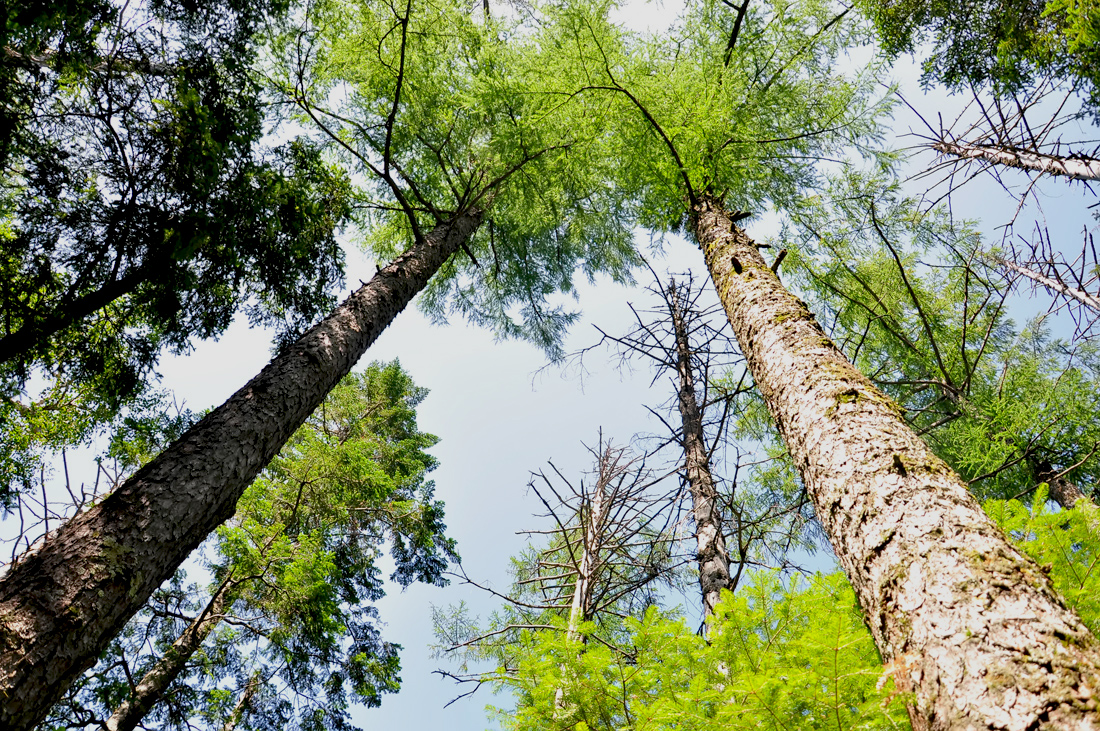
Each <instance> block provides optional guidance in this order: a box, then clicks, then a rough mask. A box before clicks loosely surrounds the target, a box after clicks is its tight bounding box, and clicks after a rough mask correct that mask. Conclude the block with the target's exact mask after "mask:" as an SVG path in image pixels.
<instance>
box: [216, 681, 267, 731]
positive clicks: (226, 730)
mask: <svg viewBox="0 0 1100 731" xmlns="http://www.w3.org/2000/svg"><path fill="white" fill-rule="evenodd" d="M259 687H260V679H259V677H257V676H253V677H252V678H250V679H249V681H248V685H246V686H245V687H244V691H242V692H241V697H240V698H238V699H237V703H236V704H235V705H234V706H233V711H232V712H231V713H230V714H229V719H228V720H227V721H226V722H225V725H224V726H222V731H233V729H235V728H237V724H239V723H240V722H241V719H242V718H244V714H246V713H248V709H249V706H251V704H252V696H254V695H256V690H257V689H258V688H259Z"/></svg>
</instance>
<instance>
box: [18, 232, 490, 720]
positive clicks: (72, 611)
mask: <svg viewBox="0 0 1100 731" xmlns="http://www.w3.org/2000/svg"><path fill="white" fill-rule="evenodd" d="M480 220H481V214H480V212H477V211H474V212H472V213H467V214H464V215H462V216H460V217H457V218H456V219H455V220H453V221H451V222H450V223H448V224H446V225H443V226H439V227H437V228H436V229H434V230H433V231H432V232H431V233H429V234H428V235H427V236H425V237H424V240H423V241H421V242H419V243H418V244H416V245H415V246H413V247H412V248H410V249H409V251H407V252H406V253H405V254H403V255H401V256H400V257H398V258H397V259H396V260H394V261H393V263H391V264H390V265H389V266H387V267H385V268H384V269H382V270H380V271H379V272H378V274H376V275H375V276H374V277H373V278H372V279H371V281H370V282H369V283H367V284H365V285H364V286H363V287H362V288H360V289H359V290H358V291H356V292H355V293H354V294H352V295H351V296H350V297H349V298H348V299H347V300H346V301H345V302H344V303H343V304H342V305H340V306H339V307H338V308H336V310H335V311H334V312H333V313H332V314H331V315H330V316H328V317H327V318H325V319H324V320H323V321H321V322H320V323H319V324H317V325H316V326H314V327H313V328H312V329H310V330H309V332H307V333H306V334H305V335H303V336H302V337H301V338H299V339H298V341H297V342H295V343H294V344H293V345H291V346H290V347H289V348H288V349H287V350H286V351H285V352H284V353H283V354H282V355H280V356H278V357H276V358H275V359H273V360H272V361H271V363H269V364H268V365H267V366H266V367H265V368H264V369H263V370H262V371H261V372H260V373H259V375H257V376H256V377H255V378H253V379H252V380H251V381H250V382H249V383H248V384H246V385H245V386H244V387H243V388H242V389H241V390H239V391H238V392H237V393H235V394H234V395H233V396H231V397H230V398H229V400H228V401H226V402H225V403H224V404H222V405H221V406H219V407H218V408H217V409H215V410H214V411H213V412H211V413H210V414H209V415H208V416H206V417H205V418H204V419H202V421H200V422H199V423H198V424H196V425H195V426H194V427H193V428H192V429H191V430H190V431H188V432H187V433H186V434H185V435H184V436H183V437H181V438H180V439H179V440H178V441H177V442H175V443H174V444H173V445H172V446H170V447H169V448H168V449H167V450H165V451H164V452H163V453H161V454H160V455H159V456H158V457H157V458H156V459H154V460H153V461H152V462H150V463H149V464H148V465H146V466H145V467H143V468H142V469H141V470H140V471H138V472H137V473H136V474H135V475H134V476H133V477H132V478H130V479H129V480H127V481H126V483H124V484H123V485H122V486H121V487H120V488H119V489H117V490H115V491H114V492H113V493H111V494H110V495H108V496H107V497H106V498H104V500H103V501H102V502H100V503H99V504H97V505H95V506H94V507H92V508H91V509H89V510H88V511H86V512H84V513H81V514H80V515H78V516H76V517H75V518H73V519H72V520H70V521H69V522H67V523H66V524H65V525H63V526H62V527H61V528H59V529H58V530H57V531H55V532H54V533H52V534H51V535H50V536H48V538H47V540H46V541H45V542H44V543H43V544H42V545H41V547H40V548H39V549H38V550H37V551H36V552H35V553H34V554H33V555H31V556H28V557H26V558H25V559H23V560H22V561H21V562H20V563H19V564H17V565H16V566H13V567H12V568H11V570H10V571H9V572H8V574H7V575H6V576H5V577H4V578H3V579H2V580H0V696H2V697H3V699H4V700H3V704H2V706H0V728H2V729H6V730H7V731H21V730H22V729H30V728H32V727H33V726H34V724H35V723H36V722H37V721H39V720H40V719H41V718H42V717H43V716H44V715H45V714H46V712H47V710H48V709H49V707H50V706H51V705H52V704H53V703H55V702H56V701H57V699H58V698H59V697H60V696H61V694H62V693H63V692H64V690H65V689H66V688H67V687H68V686H69V684H70V683H71V682H72V681H73V679H74V678H76V676H77V675H78V674H79V673H81V672H82V671H83V670H84V669H85V668H87V667H89V666H90V665H91V664H92V663H93V662H94V661H95V659H96V658H97V657H98V655H99V654H100V653H101V652H102V651H103V650H104V649H105V648H106V647H107V645H108V644H109V642H110V641H111V638H113V637H114V636H115V635H116V634H117V633H118V632H119V630H120V629H121V628H122V626H123V624H125V622H126V621H127V620H128V619H129V618H130V617H131V616H132V615H133V614H134V613H135V612H136V611H137V610H138V609H139V608H140V607H141V606H142V605H143V604H144V603H145V601H146V599H148V597H149V596H150V595H151V594H152V593H153V591H154V590H155V589H156V588H157V587H158V586H160V585H161V584H162V583H163V582H164V581H165V580H166V579H168V578H169V577H170V576H171V575H172V574H173V572H174V571H175V570H176V568H177V567H178V566H179V565H180V564H181V563H182V562H183V561H184V559H186V557H187V556H188V554H190V553H191V551H192V550H194V549H195V547H197V546H198V545H199V543H200V542H201V541H202V540H203V539H204V538H205V537H206V536H207V535H208V534H209V533H210V531H212V530H213V529H214V528H216V527H217V526H218V525H219V524H221V523H222V522H224V521H225V520H226V519H228V518H229V517H230V516H231V515H232V514H233V510H234V508H235V506H236V503H237V500H238V498H239V497H240V495H241V493H242V492H243V491H244V489H245V488H246V487H247V486H248V485H249V483H250V482H251V481H252V480H253V478H255V476H256V475H257V474H258V473H259V471H260V470H261V469H262V468H263V467H264V465H265V464H267V462H268V461H269V460H270V459H271V458H272V457H273V456H274V455H275V454H276V453H277V452H278V450H279V448H280V447H282V445H283V443H284V442H285V441H286V440H287V439H288V438H289V437H290V435H291V434H293V433H294V430H295V429H297V428H298V427H299V426H301V424H302V423H303V422H304V421H305V419H306V418H307V417H308V416H309V414H310V413H311V412H312V411H313V410H314V409H315V408H316V407H317V406H318V405H319V404H320V403H321V401H322V400H323V399H324V397H325V396H326V395H327V394H328V392H329V390H330V389H332V387H333V386H335V385H336V383H337V382H339V380H340V379H341V378H343V377H344V376H345V375H346V374H347V373H348V372H349V371H350V370H351V368H352V366H354V365H355V363H356V361H358V360H359V358H360V356H362V354H363V353H364V351H366V349H367V347H368V346H369V345H370V344H371V343H373V342H374V340H375V339H376V338H377V337H378V335H379V334H380V333H381V332H382V330H383V329H385V327H386V326H387V325H388V324H389V323H390V322H391V321H392V320H393V318H394V317H396V316H397V314H398V313H399V312H401V310H403V309H404V308H405V306H406V305H407V304H408V303H409V302H410V301H411V300H412V298H413V297H414V296H415V295H416V293H417V292H418V291H420V289H421V288H423V287H424V285H425V284H426V283H427V281H428V279H429V278H430V277H431V276H432V275H433V274H434V273H435V272H436V271H437V270H438V269H439V267H440V266H441V265H442V264H443V262H445V261H446V260H447V258H448V257H449V256H451V255H452V254H453V253H454V252H455V251H456V250H457V249H458V248H459V246H460V245H461V244H462V243H463V242H464V241H465V240H466V239H467V238H468V237H469V236H470V234H471V233H472V232H473V231H474V230H475V229H476V228H477V226H478V224H479V223H480Z"/></svg>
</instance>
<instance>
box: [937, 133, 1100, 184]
mask: <svg viewBox="0 0 1100 731" xmlns="http://www.w3.org/2000/svg"><path fill="white" fill-rule="evenodd" d="M931 147H932V149H933V150H936V151H937V152H941V153H943V154H945V155H952V156H954V157H959V158H962V159H964V160H980V161H982V162H987V163H990V164H991V165H1007V166H1008V167H1013V168H1019V169H1020V170H1031V171H1034V172H1037V173H1046V174H1047V175H1061V176H1064V177H1067V178H1073V179H1074V180H1100V160H1097V159H1095V158H1092V157H1086V156H1084V155H1081V156H1074V157H1063V156H1061V155H1047V154H1045V153H1042V152H1029V151H1027V150H1019V149H1016V148H1014V147H1004V146H1001V145H975V144H971V143H969V142H948V141H946V140H941V141H939V142H933V143H932V145H931Z"/></svg>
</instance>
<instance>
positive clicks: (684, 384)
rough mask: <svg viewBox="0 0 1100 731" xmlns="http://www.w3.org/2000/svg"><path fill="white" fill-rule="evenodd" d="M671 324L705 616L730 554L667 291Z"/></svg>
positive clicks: (677, 317)
mask: <svg viewBox="0 0 1100 731" xmlns="http://www.w3.org/2000/svg"><path fill="white" fill-rule="evenodd" d="M669 305H670V311H671V315H672V328H673V331H674V332H675V333H676V375H677V377H678V380H679V382H680V390H679V393H678V394H677V401H678V403H679V407H680V420H681V425H682V428H683V437H682V439H683V446H684V462H685V467H686V473H687V481H688V487H689V488H690V489H691V506H692V513H693V515H694V517H695V540H696V558H697V560H698V562H699V588H700V590H701V591H702V593H703V608H704V611H705V616H707V617H709V616H710V615H711V614H713V613H714V608H715V607H716V606H717V605H718V600H719V599H721V598H722V590H723V589H729V588H731V587H730V558H729V553H728V552H727V551H726V540H725V538H724V537H723V536H722V516H721V513H720V512H719V511H718V488H717V487H715V484H714V475H713V474H712V473H711V471H710V456H709V455H708V453H707V440H706V438H705V437H704V435H703V415H702V414H701V413H700V411H699V398H698V394H697V393H696V391H695V377H694V375H693V374H692V370H691V344H690V343H689V342H688V334H687V327H686V325H685V323H684V313H683V312H682V311H681V309H680V300H679V298H678V296H677V294H676V292H670V293H669Z"/></svg>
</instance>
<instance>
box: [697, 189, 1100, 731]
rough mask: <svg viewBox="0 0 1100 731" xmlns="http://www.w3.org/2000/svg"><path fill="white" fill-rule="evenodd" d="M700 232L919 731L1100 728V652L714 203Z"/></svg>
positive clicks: (708, 203) (734, 320) (701, 214)
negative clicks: (906, 695)
mask: <svg viewBox="0 0 1100 731" xmlns="http://www.w3.org/2000/svg"><path fill="white" fill-rule="evenodd" d="M692 226H693V228H694V231H695V234H696V237H697V239H698V241H699V244H700V245H701V247H702V249H703V252H704V255H705V257H706V262H707V267H708V268H709V270H710V274H711V277H712V278H713V281H714V284H715V287H716V289H717V290H718V294H719V297H720V298H721V300H722V303H723V305H724V307H725V309H726V313H727V315H728V316H729V320H730V324H731V325H732V326H733V330H734V333H735V335H736V337H737V340H738V342H739V343H740V345H741V349H742V351H743V352H744V355H745V358H746V359H747V360H748V365H749V368H750V369H751V371H752V374H753V376H754V378H755V381H756V384H757V386H758V387H759V389H760V393H761V395H762V396H763V398H764V400H765V401H766V403H767V405H768V408H769V409H770V411H771V413H772V416H773V417H774V418H775V420H776V424H777V426H778V429H779V432H780V434H781V435H782V437H783V439H784V441H785V443H786V445H787V449H788V450H789V451H790V454H791V457H792V459H793V461H794V464H795V465H796V466H797V468H798V470H799V472H800V474H801V476H802V480H803V482H804V483H805V486H806V490H807V492H808V494H809V496H810V498H811V500H812V501H813V505H814V508H815V510H816V512H817V516H818V518H819V519H820V520H821V522H822V524H823V526H824V528H825V530H826V532H827V533H828V535H829V538H830V540H831V542H832V545H833V549H834V550H835V552H836V555H837V558H838V559H839V560H840V562H841V564H842V566H843V567H844V569H845V571H846V573H847V574H848V577H849V579H850V580H851V582H852V585H853V586H854V587H855V590H856V593H857V595H858V596H859V600H860V604H861V605H862V607H863V612H864V616H865V617H866V618H867V623H868V626H869V627H870V630H871V633H872V635H873V636H874V639H875V643H876V644H877V646H878V648H879V651H880V652H881V654H882V657H883V659H884V661H885V662H886V664H887V672H888V673H889V674H891V675H892V676H893V678H894V681H895V683H896V685H897V687H898V689H899V690H900V691H902V692H905V693H913V694H914V696H913V697H914V700H913V702H912V704H911V705H910V707H909V714H910V718H911V719H912V722H913V726H914V728H915V729H917V731H922V730H923V729H937V730H938V729H1013V730H1016V731H1025V730H1029V731H1030V730H1032V729H1040V728H1058V729H1095V728H1097V727H1100V714H1098V713H1097V701H1096V699H1095V698H1094V697H1093V695H1094V693H1095V692H1096V691H1097V690H1100V643H1098V642H1097V640H1096V638H1095V637H1093V636H1092V635H1091V634H1090V633H1089V632H1088V630H1087V629H1086V628H1085V626H1084V625H1083V624H1082V623H1081V621H1080V619H1079V618H1078V617H1077V616H1076V614H1074V613H1073V612H1071V611H1069V610H1068V609H1067V608H1066V607H1065V605H1064V604H1063V603H1062V601H1061V599H1059V597H1058V596H1057V594H1056V593H1055V592H1054V589H1053V587H1052V585H1051V583H1050V580H1049V579H1048V578H1047V576H1046V574H1045V573H1044V572H1043V571H1042V569H1040V567H1039V566H1037V565H1036V564H1035V563H1034V562H1032V561H1030V560H1029V559H1027V558H1026V557H1024V556H1023V555H1022V554H1021V553H1020V552H1019V551H1017V550H1016V549H1015V548H1014V547H1013V546H1012V545H1011V544H1010V543H1009V542H1008V541H1007V540H1006V538H1005V537H1004V535H1003V534H1002V533H1001V532H1000V530H998V529H997V527H996V526H995V525H993V523H992V522H991V521H990V520H989V519H988V518H987V517H986V516H985V514H984V513H983V512H982V510H981V508H980V507H979V506H978V504H977V502H976V501H975V500H974V498H973V497H972V496H971V495H970V493H969V492H968V491H967V489H966V485H965V484H964V483H963V481H962V480H961V479H960V478H959V477H958V475H957V474H955V472H954V471H952V470H951V469H950V468H949V467H948V466H947V465H946V464H945V463H944V462H943V461H941V460H940V459H939V458H938V457H936V456H935V455H934V454H933V453H932V451H931V450H930V449H929V448H928V447H927V446H926V445H925V444H924V442H923V441H921V439H920V438H919V437H917V435H916V434H915V433H914V432H913V431H912V430H911V429H910V428H909V427H908V426H906V424H905V422H904V421H903V418H902V412H901V410H900V408H899V407H898V406H897V405H896V404H894V403H893V402H892V401H891V400H890V399H889V398H888V397H887V396H886V395H884V394H883V393H882V392H881V391H879V390H878V389H876V388H875V387H874V385H872V383H871V382H870V380H868V379H867V378H866V377H865V376H864V375H863V374H862V373H860V372H859V371H858V370H856V368H855V367H854V366H852V364H851V363H849V362H848V360H847V359H846V358H845V357H844V355H843V354H842V353H841V352H840V350H839V349H838V348H837V347H836V346H835V345H834V344H833V343H832V341H831V340H830V339H829V338H828V337H826V335H825V333H824V331H823V330H822V328H821V326H820V325H818V324H817V322H815V320H814V316H813V314H812V313H811V312H810V311H809V309H807V307H806V306H805V304H804V303H803V302H802V301H801V300H799V299H798V298H797V297H795V296H794V295H792V294H791V293H790V292H788V291H787V290H786V289H785V288H784V287H783V285H782V284H780V282H779V280H778V278H777V277H776V276H775V274H774V272H772V271H771V269H769V268H768V265H767V264H766V263H765V261H764V259H763V258H762V257H761V256H760V254H759V252H758V251H757V248H756V246H755V245H754V244H753V242H752V240H751V239H749V237H748V236H747V235H746V234H745V233H744V231H742V230H741V229H740V228H738V227H736V226H735V225H734V224H733V223H732V222H731V221H730V218H729V216H728V215H727V214H726V212H725V211H724V210H722V208H721V206H720V204H718V203H716V202H714V201H712V200H703V201H701V202H700V203H699V204H698V205H697V206H696V208H695V210H694V211H693V217H692Z"/></svg>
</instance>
